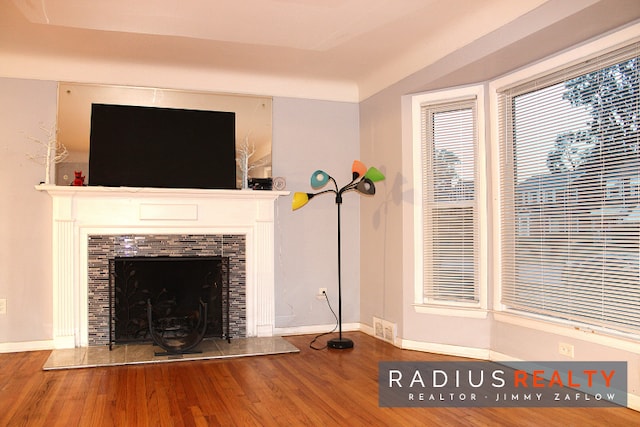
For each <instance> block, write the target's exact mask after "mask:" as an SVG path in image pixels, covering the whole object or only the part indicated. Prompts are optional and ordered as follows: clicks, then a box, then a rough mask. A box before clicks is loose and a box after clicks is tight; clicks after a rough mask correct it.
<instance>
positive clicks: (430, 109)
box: [414, 87, 485, 308]
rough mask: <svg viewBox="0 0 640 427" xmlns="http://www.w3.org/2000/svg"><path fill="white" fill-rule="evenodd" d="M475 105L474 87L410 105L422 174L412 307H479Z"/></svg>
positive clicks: (422, 98)
mask: <svg viewBox="0 0 640 427" xmlns="http://www.w3.org/2000/svg"><path fill="white" fill-rule="evenodd" d="M456 95H461V96H456ZM479 103H480V105H482V88H479V87H474V88H466V89H459V90H457V91H456V90H454V91H449V92H447V93H436V94H431V95H423V96H418V97H416V98H415V99H414V110H415V111H416V113H417V114H419V118H418V116H416V118H417V119H418V120H419V129H420V132H419V136H418V137H417V138H416V144H417V145H419V153H418V150H415V152H416V157H418V158H419V159H420V165H419V168H420V170H421V171H422V173H421V174H417V175H419V182H416V208H417V211H416V217H417V218H418V219H419V221H418V222H417V224H416V226H417V228H418V229H420V230H421V233H417V236H416V237H417V239H416V240H417V241H418V242H417V244H416V252H417V253H419V254H420V255H419V256H420V257H421V259H420V260H419V262H418V263H419V264H421V265H422V268H420V269H419V271H420V272H419V274H418V276H419V277H418V276H417V282H419V285H417V287H416V289H417V296H416V302H417V304H421V305H430V306H440V307H442V306H448V307H455V308H481V307H484V300H485V298H484V288H483V287H482V286H481V268H480V265H481V259H480V258H481V257H480V243H481V239H480V221H479V218H480V213H479V203H478V200H481V199H480V194H481V193H482V189H481V188H480V187H479V185H478V183H479V180H478V177H479V173H480V171H479V168H478V164H479V161H478V159H479V153H480V152H481V150H480V147H479V143H480V140H481V138H480V135H481V132H480V128H482V129H484V127H479V126H478V124H479V123H481V121H480V120H479V112H478V104H479ZM414 120H415V119H414ZM418 236H419V237H418ZM417 270H418V269H417Z"/></svg>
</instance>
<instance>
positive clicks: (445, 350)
mask: <svg viewBox="0 0 640 427" xmlns="http://www.w3.org/2000/svg"><path fill="white" fill-rule="evenodd" d="M401 348H402V349H404V350H417V351H425V352H427V353H438V354H446V355H448V356H458V357H470V358H473V359H480V360H489V355H490V353H491V352H490V350H488V349H482V348H472V347H462V346H457V345H450V344H437V343H428V342H422V341H412V340H404V339H403V340H401Z"/></svg>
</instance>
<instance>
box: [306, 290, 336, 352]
mask: <svg viewBox="0 0 640 427" xmlns="http://www.w3.org/2000/svg"><path fill="white" fill-rule="evenodd" d="M322 295H324V298H325V299H326V300H327V305H328V306H329V310H331V313H333V317H335V319H336V326H334V327H333V329H332V330H330V331H329V332H325V333H323V334H320V335H318V336H316V337H315V338H314V339H312V340H311V342H310V343H309V347H310V348H311V349H313V350H324V349H325V348H327V345H326V344H325V345H324V347H314V346H313V344H314V343H315V342H316V341H317V340H318V338H320V337H323V336H325V335H329V334H332V333H334V332H335V331H336V329H338V316H336V312H335V311H333V308H332V307H331V303H330V302H329V297H328V296H327V292H326V291H322Z"/></svg>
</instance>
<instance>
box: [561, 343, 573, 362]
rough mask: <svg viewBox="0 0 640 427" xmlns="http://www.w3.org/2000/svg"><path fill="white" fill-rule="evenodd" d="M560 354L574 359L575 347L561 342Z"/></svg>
mask: <svg viewBox="0 0 640 427" xmlns="http://www.w3.org/2000/svg"><path fill="white" fill-rule="evenodd" d="M558 353H560V354H561V355H563V356H567V357H571V358H573V345H571V344H567V343H564V342H561V343H559V344H558Z"/></svg>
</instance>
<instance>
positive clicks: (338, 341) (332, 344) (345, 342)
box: [327, 338, 353, 350]
mask: <svg viewBox="0 0 640 427" xmlns="http://www.w3.org/2000/svg"><path fill="white" fill-rule="evenodd" d="M327 347H329V348H335V349H338V350H344V349H347V348H353V341H352V340H350V339H349V338H334V339H332V340H329V341H327Z"/></svg>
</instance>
